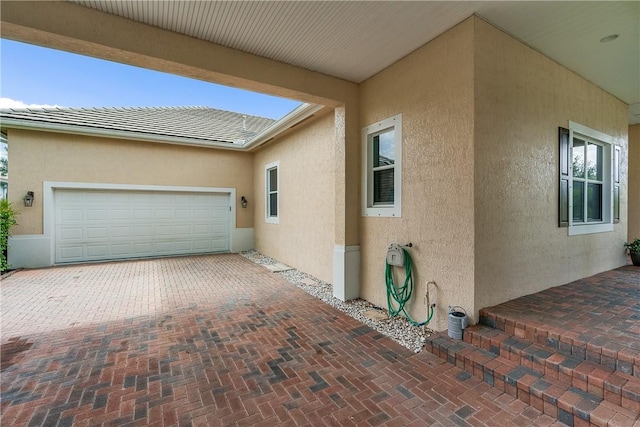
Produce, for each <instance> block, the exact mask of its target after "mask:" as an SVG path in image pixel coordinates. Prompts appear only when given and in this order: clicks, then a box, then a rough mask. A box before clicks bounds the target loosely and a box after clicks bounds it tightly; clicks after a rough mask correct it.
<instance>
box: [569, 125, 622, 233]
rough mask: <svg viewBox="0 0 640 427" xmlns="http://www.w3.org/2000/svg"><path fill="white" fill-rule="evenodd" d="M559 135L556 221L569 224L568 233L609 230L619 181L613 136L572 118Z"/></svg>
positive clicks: (615, 210)
mask: <svg viewBox="0 0 640 427" xmlns="http://www.w3.org/2000/svg"><path fill="white" fill-rule="evenodd" d="M559 136H560V199H559V202H560V203H559V208H560V209H559V225H560V226H561V227H569V235H577V234H587V233H598V232H604V231H612V230H613V224H614V222H617V219H618V218H619V215H618V213H619V197H617V195H618V194H619V182H620V178H619V176H618V174H619V172H618V171H619V165H618V162H619V158H620V156H619V154H618V149H617V147H614V146H613V144H612V142H613V138H611V137H610V136H609V135H605V134H603V133H600V132H598V131H595V130H593V129H589V128H588V127H586V126H582V125H579V124H577V123H573V122H569V129H563V128H560V134H559Z"/></svg>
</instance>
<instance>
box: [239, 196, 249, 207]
mask: <svg viewBox="0 0 640 427" xmlns="http://www.w3.org/2000/svg"><path fill="white" fill-rule="evenodd" d="M247 203H248V202H247V198H246V197H244V196H242V197H240V204H241V205H242V207H243V208H246V207H247Z"/></svg>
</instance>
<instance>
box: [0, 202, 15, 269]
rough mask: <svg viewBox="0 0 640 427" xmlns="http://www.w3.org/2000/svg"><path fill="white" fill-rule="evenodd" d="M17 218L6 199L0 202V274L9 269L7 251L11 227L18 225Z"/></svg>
mask: <svg viewBox="0 0 640 427" xmlns="http://www.w3.org/2000/svg"><path fill="white" fill-rule="evenodd" d="M17 216H18V211H16V210H15V209H14V208H13V204H11V203H9V201H8V200H7V199H2V200H0V273H4V272H5V271H6V270H8V269H9V267H11V266H10V265H9V264H8V263H7V249H8V247H9V244H8V241H9V236H10V235H11V227H13V226H14V225H16V224H17V223H18V221H17V220H16V217H17Z"/></svg>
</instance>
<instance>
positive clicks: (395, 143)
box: [362, 114, 402, 217]
mask: <svg viewBox="0 0 640 427" xmlns="http://www.w3.org/2000/svg"><path fill="white" fill-rule="evenodd" d="M362 153H363V164H362V171H363V177H362V188H363V192H362V215H364V216H381V217H400V216H401V214H402V204H401V198H402V115H401V114H398V115H396V116H393V117H390V118H388V119H385V120H382V121H381V122H378V123H374V124H372V125H370V126H367V127H365V128H364V129H363V130H362Z"/></svg>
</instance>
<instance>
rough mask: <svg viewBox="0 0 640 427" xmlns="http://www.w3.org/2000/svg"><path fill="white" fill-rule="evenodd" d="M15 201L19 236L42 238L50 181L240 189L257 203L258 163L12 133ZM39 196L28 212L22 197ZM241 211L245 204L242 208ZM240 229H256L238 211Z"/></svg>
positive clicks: (214, 152) (170, 148)
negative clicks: (255, 174)
mask: <svg viewBox="0 0 640 427" xmlns="http://www.w3.org/2000/svg"><path fill="white" fill-rule="evenodd" d="M8 140H9V143H10V148H9V162H10V164H11V169H12V170H14V171H19V173H18V172H16V173H14V174H12V176H11V185H10V187H9V200H10V201H12V202H13V203H14V204H15V206H16V207H18V210H19V211H20V216H19V217H18V220H19V225H18V226H16V228H15V229H13V230H12V232H13V234H14V235H16V236H18V235H21V234H41V233H42V232H43V231H42V227H43V225H42V218H43V215H42V200H43V198H42V185H43V182H44V181H64V182H86V183H109V184H140V185H163V186H188V187H221V188H236V190H237V193H236V194H237V195H238V197H240V196H241V195H246V196H247V197H248V198H253V197H252V196H253V178H252V174H251V173H252V170H253V157H252V156H251V155H250V154H248V153H238V152H233V151H228V150H219V149H210V148H198V147H190V146H180V145H168V144H160V143H150V142H136V141H125V140H120V139H110V138H96V137H89V136H80V135H69V134H60V133H49V132H36V131H26V130H18V129H9V131H8ZM28 190H31V191H34V193H35V203H34V206H33V207H32V208H25V207H24V205H23V203H22V200H21V199H22V197H24V195H25V194H26V192H27V191H28ZM238 205H239V203H238ZM236 227H237V228H247V227H249V228H250V227H253V216H252V215H251V210H250V209H241V208H239V209H237V216H236Z"/></svg>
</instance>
